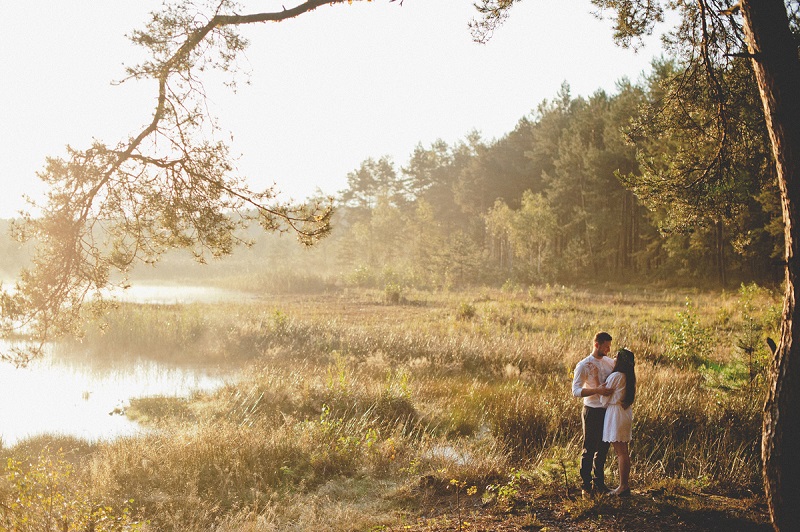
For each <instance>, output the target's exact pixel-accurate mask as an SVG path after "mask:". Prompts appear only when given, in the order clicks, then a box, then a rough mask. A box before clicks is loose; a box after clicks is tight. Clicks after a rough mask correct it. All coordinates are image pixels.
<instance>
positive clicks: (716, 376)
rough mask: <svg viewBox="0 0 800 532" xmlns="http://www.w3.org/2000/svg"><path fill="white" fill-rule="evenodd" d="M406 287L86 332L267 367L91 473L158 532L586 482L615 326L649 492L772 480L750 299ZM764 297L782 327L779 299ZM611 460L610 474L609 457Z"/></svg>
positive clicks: (195, 401) (375, 520) (363, 521)
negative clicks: (683, 328) (592, 418)
mask: <svg viewBox="0 0 800 532" xmlns="http://www.w3.org/2000/svg"><path fill="white" fill-rule="evenodd" d="M404 296H405V302H404V303H403V304H389V303H387V301H386V298H385V296H384V294H383V293H382V292H379V291H374V292H369V291H345V292H341V293H334V294H328V295H318V296H303V297H286V298H283V299H281V300H273V301H264V302H255V303H254V302H249V303H242V304H232V303H228V304H217V305H188V306H185V307H176V306H170V307H158V306H136V305H124V306H122V307H121V308H120V309H118V310H117V311H116V312H115V313H114V314H112V315H111V317H110V319H109V323H108V328H107V330H106V332H105V333H104V334H102V335H101V334H99V332H97V331H90V333H89V335H88V336H87V338H86V339H85V340H84V343H83V345H84V346H86V348H87V349H88V350H89V351H92V352H100V351H105V352H108V351H113V350H115V349H116V348H117V346H119V347H120V349H122V350H123V351H134V350H135V351H137V352H139V353H151V354H153V355H154V356H160V357H168V356H169V357H175V358H186V357H194V358H205V359H208V358H211V359H215V360H222V361H224V360H237V361H242V360H250V361H251V363H250V366H249V369H248V370H247V371H244V372H243V373H242V376H241V379H240V381H239V382H237V383H236V384H232V385H228V386H226V387H224V388H222V389H220V390H219V391H217V392H215V393H213V394H198V395H196V396H195V397H192V398H191V400H189V401H182V400H175V399H167V398H150V399H143V400H139V401H134V402H133V403H132V406H133V411H132V414H133V412H135V415H136V416H139V419H140V420H142V421H143V422H146V423H149V424H151V425H152V426H153V427H154V428H155V429H157V430H156V431H155V432H154V433H153V434H151V435H148V436H141V437H136V438H123V439H119V440H116V441H113V442H110V443H105V444H101V445H98V446H96V448H92V449H91V452H88V453H83V454H82V457H81V458H80V459H76V460H75V461H76V464H77V466H76V472H77V474H80V475H82V476H84V477H86V478H89V479H90V481H91V483H92V485H94V486H95V489H96V491H97V492H98V493H102V494H104V496H105V497H107V498H108V499H109V500H114V501H118V500H130V499H133V500H134V503H133V507H134V508H135V509H136V511H137V512H138V515H139V516H140V517H141V518H142V519H146V520H148V521H149V523H150V524H149V525H148V526H150V527H152V528H153V529H154V530H208V529H210V528H212V527H213V528H216V529H218V530H309V529H330V530H367V529H376V530H377V529H379V528H378V527H381V526H393V525H396V524H398V523H401V522H404V520H405V519H408V518H410V519H412V520H413V516H414V515H415V512H417V511H418V508H419V504H420V501H421V500H422V498H424V497H427V496H431V495H435V494H437V493H438V494H450V493H452V488H451V487H450V486H453V485H455V484H452V481H454V480H455V481H456V482H457V483H459V484H457V485H459V486H460V485H463V486H464V487H465V489H466V487H471V486H475V488H476V490H477V492H478V495H481V496H486V497H488V498H489V499H491V498H492V497H493V496H496V495H493V494H497V493H498V491H497V489H499V488H498V486H506V487H507V488H506V490H505V491H504V493H506V494H511V493H512V491H513V490H512V489H511V488H510V487H508V486H511V485H512V484H513V482H511V481H509V480H508V479H509V478H511V477H510V475H512V476H513V474H515V473H514V472H523V473H524V477H525V479H526V482H528V483H529V484H530V485H533V486H536V489H537V490H540V491H542V492H544V493H549V494H551V495H552V494H562V493H563V494H566V493H568V492H570V490H571V492H572V493H574V491H575V490H574V488H575V485H576V484H577V478H576V475H577V471H576V468H577V466H576V460H577V457H578V454H579V446H580V434H579V433H580V420H579V409H580V403H579V401H578V400H577V399H574V398H573V397H572V396H571V394H570V392H569V389H570V382H571V371H572V368H573V367H574V364H575V363H576V362H577V361H578V360H579V359H580V358H582V357H584V356H586V354H587V353H588V352H589V350H590V348H591V338H592V336H593V334H594V333H595V332H596V331H598V330H607V331H609V332H611V334H612V335H613V336H614V337H615V340H614V344H615V346H617V347H622V346H627V347H629V348H630V349H632V350H633V351H634V352H635V353H636V354H637V357H638V363H637V376H638V380H639V390H638V395H637V402H636V404H635V406H634V408H635V425H634V442H633V444H632V458H633V470H632V479H633V482H634V485H635V487H638V488H640V489H641V488H644V487H647V486H656V485H662V483H663V482H664V479H674V480H676V481H680V482H683V481H686V482H692V483H694V484H693V485H697V486H700V488H702V489H706V490H714V491H718V492H740V491H746V490H750V491H754V492H758V491H759V490H760V485H761V483H760V466H759V432H760V410H761V403H762V396H763V393H764V392H763V378H760V377H759V378H756V379H755V380H754V381H753V382H750V381H749V377H748V374H747V373H742V372H741V371H738V372H737V371H733V370H732V369H731V368H736V367H739V366H741V364H743V363H744V362H743V354H742V352H741V350H740V349H738V348H737V347H736V343H737V338H738V335H739V334H740V331H741V329H742V327H743V322H742V319H743V318H742V316H741V315H740V313H739V311H738V309H739V307H740V297H742V296H741V294H740V293H739V292H734V293H722V294H720V293H691V292H686V293H681V294H674V293H667V292H648V291H644V290H635V291H625V292H623V291H611V290H608V291H603V290H573V289H569V288H565V287H540V288H532V289H529V290H525V291H522V290H518V291H516V292H513V291H495V290H489V289H485V290H481V291H476V292H473V293H459V294H442V293H436V294H432V293H417V292H410V293H405V294H404ZM754 297H756V298H757V299H756V302H757V305H755V308H757V309H758V313H759V319H762V318H763V321H764V323H765V324H767V325H765V327H766V328H764V329H763V333H764V334H768V333H769V334H774V332H771V331H769V328H768V327H769V323H773V322H774V315H775V312H774V307H775V306H776V305H778V298H777V296H776V295H775V294H771V293H769V292H768V291H765V290H761V291H757V293H756V295H755V296H754ZM687 298H688V299H689V300H690V302H691V305H692V308H693V309H695V310H694V315H693V319H696V323H694V325H695V326H696V329H693V331H694V332H693V333H692V334H695V335H698V334H702V335H703V336H704V337H707V338H709V339H710V341H711V343H710V344H709V345H710V346H711V347H710V349H709V351H708V353H705V354H704V355H703V357H704V358H702V360H704V361H706V362H707V363H706V364H705V365H703V366H702V367H700V368H698V367H696V366H695V365H692V364H686V363H685V361H686V360H689V359H691V358H692V357H689V358H684V357H680V356H675V355H674V353H673V354H671V351H670V350H674V349H676V347H675V343H676V342H677V341H676V340H675V338H676V336H675V334H676V333H675V332H674V331H675V327H676V326H677V325H676V324H679V323H680V321H681V318H680V315H681V313H682V312H683V313H685V312H686V308H687V306H686V304H687ZM465 303H466V304H468V305H469V308H471V309H472V310H471V311H470V312H465V311H464V304H465ZM683 321H684V322H685V321H686V319H685V316H684V318H683ZM698 331H701V332H698ZM159 346H160V347H159ZM117 351H119V349H117ZM726 372H727V373H726ZM720 375H724V378H723V377H720ZM721 383H724V386H723V385H721ZM24 450H25V449H24V448H23V447H22V446H20V447H18V448H17V449H11V450H9V451H7V452H9V453H11V454H14V453H17V454H18V453H22V452H23V451H24ZM28 451H30V449H28ZM607 468H608V476H609V478H612V477H613V475H614V472H615V470H616V467H615V465H614V461H613V457H612V458H610V459H609V461H608V462H607ZM519 474H522V473H518V475H519ZM515 482H516V481H515ZM488 486H494V487H495V488H493V489H494V491H492V490H487V487H488ZM495 500H496V499H495ZM409 516H410V517H409Z"/></svg>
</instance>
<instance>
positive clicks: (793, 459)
mask: <svg viewBox="0 0 800 532" xmlns="http://www.w3.org/2000/svg"><path fill="white" fill-rule="evenodd" d="M740 6H741V10H742V15H743V17H744V31H745V38H746V40H747V44H748V47H749V49H750V50H749V51H750V53H751V54H752V63H753V69H754V71H755V75H756V80H757V83H758V89H759V92H760V95H761V101H762V103H763V105H764V114H765V117H766V122H767V129H768V131H769V136H770V140H771V143H772V151H773V156H774V158H775V166H776V168H777V172H778V185H779V187H780V191H781V204H782V208H783V221H784V227H785V240H786V244H785V246H786V249H785V258H786V296H785V302H784V307H783V320H782V323H781V338H780V342H779V344H778V348H777V350H776V352H775V358H774V360H773V363H772V367H771V372H770V373H771V374H770V376H771V383H770V388H769V391H768V393H767V400H766V403H765V405H764V423H763V433H762V451H761V452H762V459H763V465H764V469H763V473H764V489H765V492H766V496H767V502H768V505H769V511H770V516H771V518H772V523H773V526H774V528H775V530H784V531H786V530H793V529H794V530H796V528H795V527H797V525H798V523H800V453H799V452H798V449H800V315H798V307H797V296H798V288H799V287H798V282H800V279H798V274H800V263H798V260H800V254H798V252H799V251H800V249H798V245H800V233H798V231H799V229H798V223H800V218H798V216H799V215H800V212H799V211H798V208H800V207H799V206H800V97H798V95H800V61H799V60H798V56H797V53H798V50H797V45H796V44H795V42H794V41H793V39H792V35H791V31H790V29H789V21H788V17H787V14H786V7H785V5H784V3H783V0H742V2H741V3H740Z"/></svg>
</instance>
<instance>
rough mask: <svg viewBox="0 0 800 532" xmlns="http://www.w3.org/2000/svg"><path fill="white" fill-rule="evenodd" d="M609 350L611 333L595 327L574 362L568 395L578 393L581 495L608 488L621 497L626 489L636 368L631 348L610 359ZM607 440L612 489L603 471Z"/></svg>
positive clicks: (628, 493)
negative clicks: (615, 469) (614, 477)
mask: <svg viewBox="0 0 800 532" xmlns="http://www.w3.org/2000/svg"><path fill="white" fill-rule="evenodd" d="M609 351H611V335H610V334H608V333H606V332H599V333H597V334H596V335H595V337H594V348H593V349H592V352H591V354H590V355H589V356H588V357H586V358H584V359H583V360H581V361H580V362H578V365H577V366H575V373H574V378H573V380H572V395H574V396H575V397H583V411H582V414H581V420H582V425H583V454H582V455H581V469H580V474H581V480H582V481H583V493H584V495H592V494H599V493H609V494H611V495H616V496H620V497H625V496H629V495H630V494H631V489H630V486H629V485H628V480H629V476H630V470H631V457H630V449H629V447H628V445H629V443H630V441H631V427H632V424H633V408H632V405H633V400H634V398H635V396H636V372H635V371H634V359H633V353H632V352H630V351H628V350H627V349H620V350H619V351H617V356H616V359H612V358H610V357H608V353H609ZM610 445H613V446H614V452H615V453H616V455H617V463H618V466H619V487H617V488H616V489H613V490H610V489H609V488H607V487H606V483H605V473H604V469H605V463H606V454H607V453H608V448H609V446H610Z"/></svg>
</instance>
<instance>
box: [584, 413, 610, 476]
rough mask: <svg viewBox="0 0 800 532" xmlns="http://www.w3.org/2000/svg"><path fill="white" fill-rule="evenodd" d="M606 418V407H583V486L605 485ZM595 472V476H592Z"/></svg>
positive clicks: (606, 452)
mask: <svg viewBox="0 0 800 532" xmlns="http://www.w3.org/2000/svg"><path fill="white" fill-rule="evenodd" d="M605 418H606V409H605V408H591V407H588V406H584V407H583V412H582V415H581V421H582V424H583V454H582V455H581V480H583V488H584V489H591V488H592V480H594V487H595V488H600V487H602V486H605V473H604V471H603V470H604V468H605V465H606V455H607V454H608V446H609V443H608V442H607V441H606V442H604V441H603V422H604V421H605ZM592 472H594V477H592Z"/></svg>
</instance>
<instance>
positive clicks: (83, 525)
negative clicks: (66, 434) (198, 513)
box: [0, 449, 144, 532]
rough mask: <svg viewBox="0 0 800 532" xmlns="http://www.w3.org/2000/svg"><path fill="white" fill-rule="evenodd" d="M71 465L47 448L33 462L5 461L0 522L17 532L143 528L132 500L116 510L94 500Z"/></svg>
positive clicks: (120, 531) (88, 488)
mask: <svg viewBox="0 0 800 532" xmlns="http://www.w3.org/2000/svg"><path fill="white" fill-rule="evenodd" d="M73 473H74V468H73V466H72V464H70V463H69V462H67V461H66V460H65V459H64V455H63V453H62V452H61V451H58V452H55V453H53V452H50V451H49V450H47V449H45V451H44V453H43V454H42V455H40V456H39V457H38V460H37V461H36V462H35V463H31V464H27V465H24V464H23V463H22V462H20V461H18V460H15V459H13V458H9V459H8V460H7V462H6V467H5V475H6V484H5V485H4V486H3V490H2V493H1V495H2V504H0V523H1V525H0V526H2V527H3V530H15V531H19V532H25V531H30V532H62V531H75V532H78V531H84V530H95V531H97V532H112V531H118V532H123V531H134V530H142V529H143V526H144V525H143V523H141V522H138V521H136V520H135V519H134V518H133V515H132V510H131V504H132V503H133V501H132V500H128V501H125V502H124V504H122V505H120V506H119V507H117V508H115V507H114V505H110V504H108V503H107V502H104V501H103V500H102V499H98V498H96V496H95V495H94V494H93V493H92V490H91V489H90V487H89V486H87V485H85V484H84V483H83V482H81V481H80V480H78V479H76V478H74V474H73Z"/></svg>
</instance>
